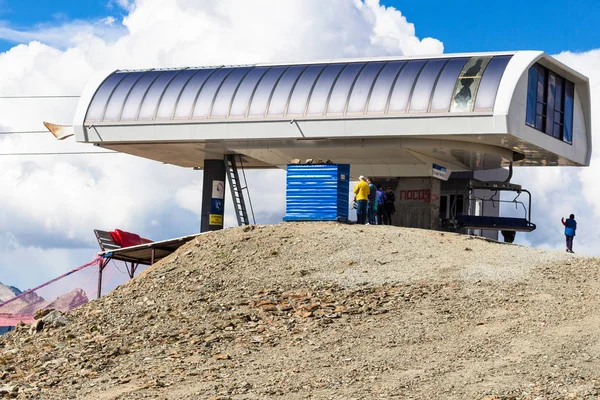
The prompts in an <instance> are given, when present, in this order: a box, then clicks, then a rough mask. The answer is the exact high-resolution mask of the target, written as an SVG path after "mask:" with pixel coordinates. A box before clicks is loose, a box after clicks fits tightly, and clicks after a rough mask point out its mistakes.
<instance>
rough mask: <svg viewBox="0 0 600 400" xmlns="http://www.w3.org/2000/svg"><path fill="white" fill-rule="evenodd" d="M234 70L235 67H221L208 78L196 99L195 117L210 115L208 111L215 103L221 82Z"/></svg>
mask: <svg viewBox="0 0 600 400" xmlns="http://www.w3.org/2000/svg"><path fill="white" fill-rule="evenodd" d="M233 70H234V69H233V68H221V69H220V70H218V71H217V72H215V73H214V74H213V75H211V76H210V78H208V79H207V80H206V83H205V84H204V86H203V87H202V89H200V94H199V95H198V98H197V99H196V106H195V107H194V116H193V118H206V117H208V112H209V111H210V108H211V106H212V104H213V101H214V99H215V95H216V93H217V90H218V89H219V86H221V82H223V80H224V79H225V78H227V76H228V75H229V74H231V73H232V72H233Z"/></svg>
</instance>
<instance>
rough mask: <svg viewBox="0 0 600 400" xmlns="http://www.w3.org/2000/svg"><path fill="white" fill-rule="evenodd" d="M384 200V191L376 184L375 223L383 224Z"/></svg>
mask: <svg viewBox="0 0 600 400" xmlns="http://www.w3.org/2000/svg"><path fill="white" fill-rule="evenodd" d="M384 200H385V193H383V186H381V185H377V213H376V214H377V216H376V220H377V221H376V222H377V225H383V214H384V212H383V202H384Z"/></svg>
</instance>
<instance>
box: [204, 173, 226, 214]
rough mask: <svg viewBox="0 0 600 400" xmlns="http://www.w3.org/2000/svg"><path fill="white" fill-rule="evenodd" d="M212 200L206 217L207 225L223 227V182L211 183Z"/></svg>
mask: <svg viewBox="0 0 600 400" xmlns="http://www.w3.org/2000/svg"><path fill="white" fill-rule="evenodd" d="M211 197H212V200H211V207H210V214H209V215H208V224H209V225H223V211H224V208H225V207H224V206H225V204H224V199H225V182H223V181H213V182H212V196H211Z"/></svg>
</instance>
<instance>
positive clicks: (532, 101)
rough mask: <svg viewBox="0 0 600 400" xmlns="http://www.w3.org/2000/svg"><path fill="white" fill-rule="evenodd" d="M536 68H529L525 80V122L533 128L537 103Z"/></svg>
mask: <svg viewBox="0 0 600 400" xmlns="http://www.w3.org/2000/svg"><path fill="white" fill-rule="evenodd" d="M537 81H538V70H537V68H534V67H531V68H529V77H528V82H527V117H526V123H527V125H530V126H532V127H534V128H535V114H536V105H537Z"/></svg>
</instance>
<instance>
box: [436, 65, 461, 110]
mask: <svg viewBox="0 0 600 400" xmlns="http://www.w3.org/2000/svg"><path fill="white" fill-rule="evenodd" d="M467 60H468V58H453V59H451V60H450V61H448V64H446V66H445V67H444V70H443V71H442V73H441V74H440V79H438V82H437V84H436V85H435V91H434V93H433V100H432V101H431V111H446V112H448V111H450V100H451V99H452V92H453V91H454V87H455V86H456V80H457V79H458V74H459V73H460V71H461V70H462V68H463V67H464V66H465V64H466V62H467Z"/></svg>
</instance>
